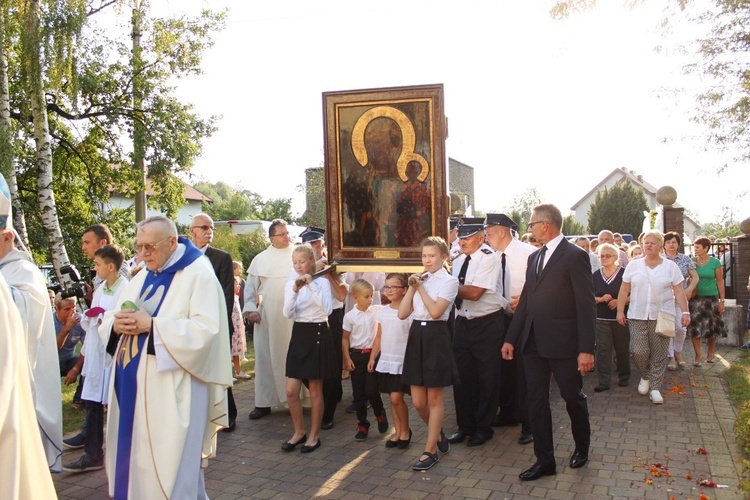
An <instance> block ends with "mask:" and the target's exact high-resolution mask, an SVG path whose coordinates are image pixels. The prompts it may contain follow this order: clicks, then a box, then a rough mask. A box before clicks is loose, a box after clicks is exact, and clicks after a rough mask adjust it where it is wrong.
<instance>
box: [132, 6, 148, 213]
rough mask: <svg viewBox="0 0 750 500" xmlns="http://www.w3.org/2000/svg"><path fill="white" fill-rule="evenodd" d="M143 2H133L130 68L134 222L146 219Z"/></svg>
mask: <svg viewBox="0 0 750 500" xmlns="http://www.w3.org/2000/svg"><path fill="white" fill-rule="evenodd" d="M145 3H146V2H145V0H143V1H138V0H136V1H135V5H134V7H133V18H132V25H133V33H132V35H131V36H132V38H133V54H132V61H131V66H132V68H133V167H134V168H135V169H137V170H138V171H139V172H140V173H141V175H142V181H143V189H140V190H138V191H137V192H136V194H135V221H136V222H140V221H142V220H143V219H145V218H146V164H145V162H144V160H143V157H144V154H145V149H146V148H145V145H144V139H143V138H144V135H145V134H144V125H143V121H142V120H143V114H142V113H141V111H142V109H141V106H142V103H143V95H142V86H141V78H143V74H142V69H143V59H142V58H141V15H142V10H143V8H144V4H145Z"/></svg>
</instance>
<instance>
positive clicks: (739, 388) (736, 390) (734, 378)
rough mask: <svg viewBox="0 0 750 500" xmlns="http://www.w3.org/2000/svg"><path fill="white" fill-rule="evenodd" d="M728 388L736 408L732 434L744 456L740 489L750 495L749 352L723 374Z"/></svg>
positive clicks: (743, 354)
mask: <svg viewBox="0 0 750 500" xmlns="http://www.w3.org/2000/svg"><path fill="white" fill-rule="evenodd" d="M724 378H725V380H726V381H727V385H728V387H729V399H730V400H731V401H732V403H733V404H734V405H735V406H736V407H737V408H738V410H739V411H738V414H737V422H736V423H735V427H734V432H735V435H736V436H737V444H738V445H739V446H740V449H742V451H743V452H744V454H745V459H744V467H743V476H744V478H743V480H742V482H741V483H740V487H741V488H742V489H743V491H745V492H747V493H750V480H748V478H750V460H748V457H750V352H744V353H742V354H741V355H740V358H739V360H738V361H737V362H736V363H734V364H732V366H731V367H730V368H729V369H728V370H727V371H726V372H725V373H724Z"/></svg>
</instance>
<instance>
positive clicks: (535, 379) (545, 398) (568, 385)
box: [523, 330, 591, 466]
mask: <svg viewBox="0 0 750 500" xmlns="http://www.w3.org/2000/svg"><path fill="white" fill-rule="evenodd" d="M523 365H524V369H525V371H526V380H527V382H528V387H527V401H528V411H529V416H530V418H531V427H532V429H533V432H534V455H536V459H537V463H539V464H542V465H553V466H554V465H555V448H554V443H553V440H552V411H551V410H550V406H549V389H550V379H551V376H552V375H554V376H555V381H556V382H557V386H558V387H559V389H560V395H561V396H562V398H563V399H564V400H565V407H566V409H567V411H568V416H569V417H570V427H571V430H572V431H573V440H574V441H575V444H576V448H577V449H579V450H581V451H585V452H587V453H588V450H589V444H590V442H591V427H590V424H589V409H588V403H587V401H586V395H585V394H584V393H583V377H582V376H581V374H580V373H579V372H578V360H577V359H576V358H561V359H555V358H543V357H542V356H540V355H539V352H538V351H537V347H536V341H535V339H534V332H533V330H532V332H531V334H530V336H529V340H528V341H527V342H526V347H525V348H524V353H523Z"/></svg>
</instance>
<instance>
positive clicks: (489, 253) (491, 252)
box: [482, 248, 495, 255]
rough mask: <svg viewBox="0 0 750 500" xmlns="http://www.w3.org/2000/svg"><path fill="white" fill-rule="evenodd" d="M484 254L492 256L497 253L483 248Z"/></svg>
mask: <svg viewBox="0 0 750 500" xmlns="http://www.w3.org/2000/svg"><path fill="white" fill-rule="evenodd" d="M482 252H483V253H486V254H487V255H492V254H493V253H495V251H494V250H492V249H490V248H483V249H482Z"/></svg>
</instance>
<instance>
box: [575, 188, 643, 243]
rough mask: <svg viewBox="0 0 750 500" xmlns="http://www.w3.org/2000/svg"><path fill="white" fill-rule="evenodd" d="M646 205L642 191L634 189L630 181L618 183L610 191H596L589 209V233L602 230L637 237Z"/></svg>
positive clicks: (606, 189)
mask: <svg viewBox="0 0 750 500" xmlns="http://www.w3.org/2000/svg"><path fill="white" fill-rule="evenodd" d="M647 210H648V203H647V202H646V196H645V195H644V194H643V191H641V190H639V189H636V188H635V187H634V186H633V184H632V183H631V182H630V180H628V179H625V180H624V181H621V182H618V183H617V184H615V185H614V186H612V188H611V189H609V188H607V187H605V188H604V190H603V191H597V193H596V198H595V199H594V203H592V204H591V206H590V207H589V214H588V215H589V233H591V234H596V233H598V232H599V231H601V230H603V229H608V230H610V231H615V232H619V233H629V234H633V235H638V234H640V233H641V229H642V228H643V212H644V211H647Z"/></svg>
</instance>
